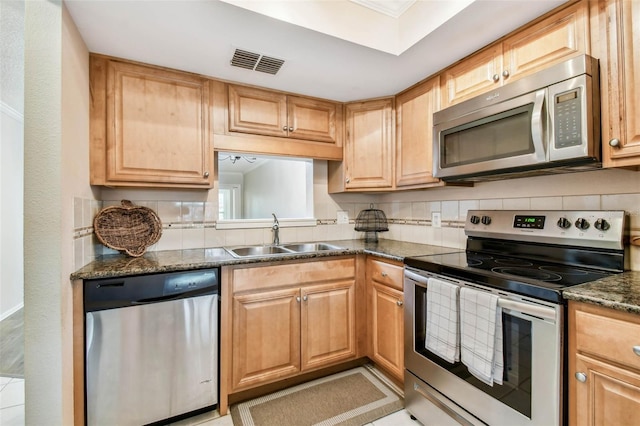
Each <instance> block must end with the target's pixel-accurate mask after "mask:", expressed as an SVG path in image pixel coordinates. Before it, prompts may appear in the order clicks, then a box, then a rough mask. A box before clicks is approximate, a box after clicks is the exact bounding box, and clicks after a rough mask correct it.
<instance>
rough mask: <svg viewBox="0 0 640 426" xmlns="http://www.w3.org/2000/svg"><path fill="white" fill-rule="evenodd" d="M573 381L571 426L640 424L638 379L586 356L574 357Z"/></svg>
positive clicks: (624, 371)
mask: <svg viewBox="0 0 640 426" xmlns="http://www.w3.org/2000/svg"><path fill="white" fill-rule="evenodd" d="M576 372H577V373H579V374H584V375H585V377H586V381H584V382H578V381H577V379H576V378H575V377H570V378H569V380H575V381H576V383H575V384H574V386H575V390H576V392H575V396H576V398H575V404H576V405H577V406H576V409H575V419H570V423H571V424H575V425H586V426H605V425H617V426H631V425H637V424H638V422H639V421H640V414H639V413H640V375H638V374H636V373H633V372H631V371H628V370H624V369H621V368H618V367H615V366H613V365H609V364H606V363H603V362H600V361H597V360H594V359H591V358H589V357H586V356H582V355H577V360H576Z"/></svg>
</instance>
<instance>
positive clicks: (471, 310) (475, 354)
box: [460, 287, 504, 386]
mask: <svg viewBox="0 0 640 426" xmlns="http://www.w3.org/2000/svg"><path fill="white" fill-rule="evenodd" d="M460 335H461V336H460V352H461V358H462V363H463V364H464V365H466V366H467V367H468V368H469V372H470V373H471V374H473V375H474V376H475V377H477V378H478V379H480V380H482V381H483V382H484V383H486V384H488V385H489V386H493V383H497V384H499V385H501V384H502V374H503V370H504V359H503V354H502V308H500V307H499V306H498V296H497V295H495V294H491V293H488V292H484V291H478V290H474V289H471V288H467V287H464V288H462V289H461V290H460Z"/></svg>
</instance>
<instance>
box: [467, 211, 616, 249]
mask: <svg viewBox="0 0 640 426" xmlns="http://www.w3.org/2000/svg"><path fill="white" fill-rule="evenodd" d="M626 226H627V225H626V216H625V213H624V211H622V210H532V211H522V210H469V212H468V213H467V221H466V223H465V234H467V235H468V236H477V237H486V238H498V239H508V240H514V241H530V242H540V243H544V244H562V245H573V246H582V247H601V248H610V249H623V248H624V244H623V238H624V235H625V233H626V232H627V230H626Z"/></svg>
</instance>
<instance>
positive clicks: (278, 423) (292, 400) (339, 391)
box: [231, 367, 404, 426]
mask: <svg viewBox="0 0 640 426" xmlns="http://www.w3.org/2000/svg"><path fill="white" fill-rule="evenodd" d="M403 406H404V403H403V400H402V398H401V397H400V396H398V394H396V393H395V392H394V391H393V390H391V389H390V388H389V387H387V386H386V385H385V384H384V383H383V382H382V381H380V380H379V379H378V378H377V377H375V376H374V375H373V374H371V373H370V372H369V371H368V370H367V369H366V368H364V367H358V368H355V369H352V370H348V371H344V372H342V373H338V374H334V375H332V376H328V377H323V378H321V379H317V380H314V381H311V382H308V383H303V384H301V385H298V386H294V387H291V388H288V389H284V390H282V391H279V392H275V393H272V394H269V395H265V396H263V397H260V398H256V399H252V400H250V401H245V402H242V403H240V404H235V405H233V406H232V407H231V418H232V419H233V424H234V426H305V425H309V426H310V425H322V426H329V425H341V426H351V425H353V426H361V425H364V424H367V423H370V422H372V421H374V420H376V419H379V418H381V417H384V416H386V415H388V414H391V413H393V412H396V411H398V410H401V409H402V408H403Z"/></svg>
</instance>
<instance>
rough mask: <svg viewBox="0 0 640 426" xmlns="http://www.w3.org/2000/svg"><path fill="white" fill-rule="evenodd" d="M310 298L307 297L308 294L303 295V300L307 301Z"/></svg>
mask: <svg viewBox="0 0 640 426" xmlns="http://www.w3.org/2000/svg"><path fill="white" fill-rule="evenodd" d="M308 299H309V298H308V297H307V295H306V294H305V295H304V296H302V300H304V301H305V302H306V301H307V300H308Z"/></svg>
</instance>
